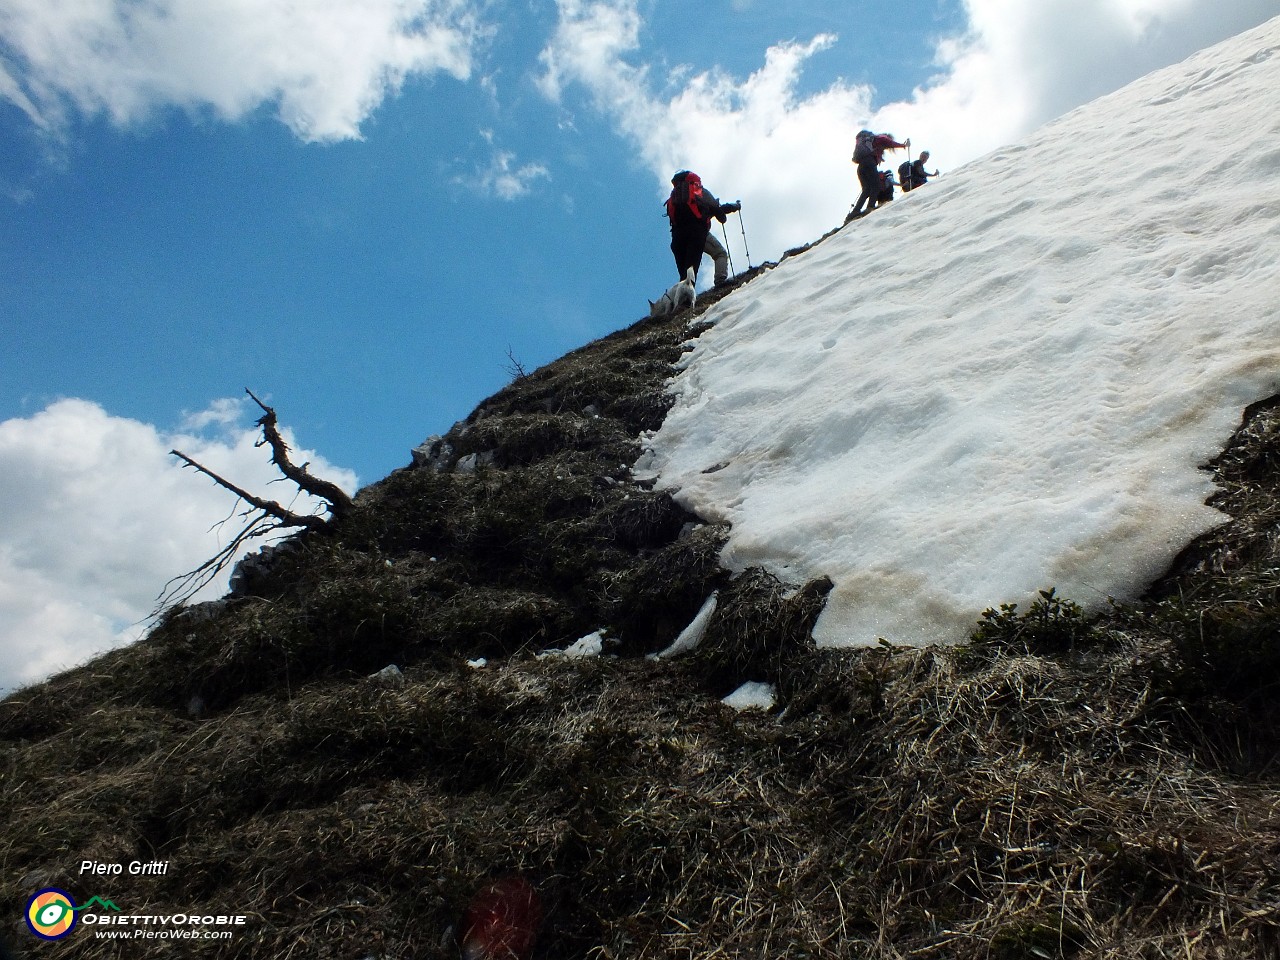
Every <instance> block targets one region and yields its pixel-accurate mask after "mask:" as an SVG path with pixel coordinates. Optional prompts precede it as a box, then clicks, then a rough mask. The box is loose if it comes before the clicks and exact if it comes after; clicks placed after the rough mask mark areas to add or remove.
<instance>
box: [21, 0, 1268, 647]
mask: <svg viewBox="0 0 1280 960" xmlns="http://www.w3.org/2000/svg"><path fill="white" fill-rule="evenodd" d="M1277 12H1278V10H1277V6H1276V2H1275V0H1229V2H1225V3H1224V2H1222V0H1212V2H1211V0H1072V2H1067V0H967V2H963V3H961V2H955V0H920V2H914V3H910V2H909V3H902V2H898V3H889V2H874V3H864V4H858V5H856V6H851V5H850V4H848V3H847V2H834V0H832V2H827V0H820V2H809V3H793V4H781V3H764V2H760V0H725V2H706V3H701V4H696V5H689V4H681V3H676V2H674V0H670V2H669V0H523V2H503V0H487V2H473V0H312V2H310V3H308V4H303V5H299V4H294V3H289V2H286V0H259V2H258V3H257V4H255V5H253V6H252V8H250V7H249V6H247V5H244V4H239V3H232V2H230V0H155V2H153V3H149V4H145V5H143V4H136V3H131V2H128V0H102V2H100V3H97V4H92V5H79V4H71V5H63V4H50V3H48V2H47V0H0V142H2V143H3V150H0V209H2V211H3V215H2V216H0V303H2V304H3V315H4V320H3V323H4V330H5V333H6V338H7V340H8V345H9V346H8V349H6V350H4V351H3V352H0V493H3V494H5V495H6V496H7V502H8V503H9V504H10V505H11V512H10V516H9V518H8V519H7V520H6V521H4V525H3V526H0V581H3V580H5V579H6V578H7V579H8V580H9V581H10V582H11V583H19V582H20V583H22V584H23V585H24V586H23V587H22V588H21V589H18V588H16V587H13V588H11V592H10V594H8V595H6V594H4V591H3V590H0V644H2V643H3V642H4V639H5V634H6V632H9V633H12V632H14V631H23V632H27V631H31V630H34V629H42V628H41V627H40V626H39V625H40V624H41V623H45V622H49V621H57V622H58V623H60V624H62V625H63V626H61V627H59V630H60V631H61V632H60V633H58V634H57V635H56V636H54V635H52V634H51V638H50V641H49V643H50V647H51V649H55V650H60V649H61V647H59V644H60V643H62V642H63V641H62V640H60V639H58V638H59V637H79V638H81V640H82V641H83V642H80V641H77V642H79V643H80V647H83V646H84V645H85V644H86V643H87V644H88V645H90V646H93V645H97V646H103V645H110V644H111V643H113V642H118V640H119V638H121V637H124V636H125V635H126V634H128V635H136V628H135V627H134V626H133V623H134V622H135V621H136V619H137V616H136V615H137V614H138V611H140V610H141V611H142V613H145V612H146V611H145V607H146V603H145V602H144V599H143V598H144V597H145V598H146V599H147V600H150V599H154V597H155V595H156V593H158V591H159V589H160V587H161V586H162V585H163V582H164V580H166V579H167V578H168V577H169V576H172V575H174V574H176V573H180V572H182V571H183V570H185V569H189V568H190V566H192V565H194V563H193V561H194V562H198V560H199V559H203V557H205V556H208V555H209V554H210V553H211V552H212V551H211V550H210V549H209V547H208V542H207V531H208V530H209V528H210V526H211V524H213V523H215V522H216V521H217V520H220V519H222V518H223V517H224V516H226V514H227V512H228V510H229V509H230V506H231V505H230V503H229V502H224V500H220V499H218V497H219V496H220V494H221V491H216V490H212V491H211V490H209V489H207V487H208V485H207V484H206V483H204V482H203V481H201V480H200V479H199V478H197V477H195V476H194V475H192V474H190V473H189V472H181V471H178V470H177V467H176V465H175V464H174V463H173V462H172V460H171V458H169V457H168V456H167V454H168V450H169V448H170V447H171V446H174V445H178V444H179V443H182V444H183V445H185V447H186V448H190V449H197V450H200V451H203V453H204V455H205V456H206V457H207V458H208V459H210V460H211V461H215V462H219V463H222V464H224V466H225V469H226V470H227V471H228V472H230V473H232V474H234V476H235V477H236V478H241V479H244V481H245V483H246V484H247V485H252V483H253V482H257V481H258V480H259V479H261V480H262V482H265V479H266V478H268V477H269V476H270V473H269V471H266V472H264V470H263V461H265V456H264V454H263V451H261V450H258V449H255V448H254V447H253V445H252V442H251V440H252V422H253V419H254V413H255V411H254V410H253V409H251V408H250V407H249V406H247V405H246V404H245V402H244V398H243V394H242V391H243V390H244V388H246V387H247V388H250V389H253V390H254V391H255V392H256V393H258V394H259V395H260V396H262V397H264V398H265V399H267V400H268V402H270V403H272V404H273V405H274V406H275V407H276V409H277V411H278V413H279V415H280V417H281V420H282V422H283V423H285V424H287V425H288V426H289V427H290V428H291V430H292V437H293V439H294V441H295V443H296V444H297V445H298V447H299V450H300V454H301V455H302V457H303V458H304V459H310V460H311V462H312V463H313V464H315V465H316V466H317V469H318V470H320V469H326V470H329V471H330V473H331V474H332V475H333V476H335V477H337V478H340V479H342V480H343V481H344V482H346V483H348V484H349V485H355V484H357V483H359V484H365V483H370V482H373V481H376V480H378V479H380V478H381V477H382V476H385V475H386V474H387V473H388V472H390V471H391V470H393V469H395V468H397V467H400V466H403V465H405V464H407V463H408V462H409V451H410V449H411V448H412V447H413V446H415V445H416V444H418V443H419V442H421V441H422V440H423V439H424V438H426V437H427V436H428V435H429V434H432V433H438V432H443V431H444V430H446V429H447V428H448V427H449V426H450V425H451V424H452V423H453V422H454V421H455V420H457V419H460V418H462V417H464V416H466V415H467V414H468V413H469V412H470V411H471V410H472V409H473V408H474V407H475V405H476V404H477V403H478V402H479V401H480V400H481V399H483V398H484V397H485V396H487V395H489V394H491V393H493V392H495V391H496V390H498V389H499V388H500V387H501V386H502V385H503V384H504V383H505V382H506V381H507V380H508V379H509V368H510V360H509V358H508V354H510V356H511V357H514V358H515V359H516V360H517V361H519V362H520V363H521V364H522V365H523V366H524V367H526V368H527V369H532V368H534V367H536V366H538V365H540V364H542V363H545V362H547V361H549V360H551V359H554V358H555V357H558V356H560V355H561V354H563V353H565V352H566V351H568V350H570V349H572V348H575V347H577V346H580V345H582V344H584V343H586V342H589V341H590V340H593V339H595V338H597V337H599V336H601V335H603V334H605V333H608V332H609V331H611V330H614V329H617V328H620V327H622V326H625V325H628V324H630V323H631V322H633V321H634V320H636V319H638V318H639V317H641V316H643V315H644V314H645V312H646V303H645V301H646V298H650V297H656V296H657V295H658V294H659V293H661V291H662V290H664V289H665V288H666V287H667V286H668V285H669V284H671V283H672V282H673V281H674V280H675V279H676V278H675V276H674V272H675V271H674V265H673V262H672V258H671V255H670V252H669V250H668V248H667V243H668V239H669V237H668V234H667V231H666V223H665V221H664V220H663V219H662V218H661V216H660V201H661V199H662V197H663V196H664V195H665V187H666V183H667V180H668V178H669V177H670V174H671V173H672V172H673V171H674V170H675V169H678V168H680V167H689V168H692V169H695V170H697V171H699V172H700V173H701V174H702V175H703V179H704V181H705V182H706V184H707V186H708V187H709V188H710V189H711V190H713V191H714V192H716V193H717V194H718V195H719V196H721V198H722V199H740V200H742V201H743V211H742V219H741V220H738V219H736V218H734V219H731V221H730V223H729V233H728V238H729V240H730V249H731V252H732V253H733V256H734V259H735V265H736V266H737V267H738V268H739V269H741V268H742V267H744V266H745V265H746V261H747V256H746V252H745V250H744V249H743V236H742V231H743V229H744V228H745V234H746V240H748V241H749V243H750V254H751V259H752V261H753V262H754V263H757V264H758V263H759V262H761V261H762V260H765V259H777V258H778V257H779V256H780V254H781V253H782V252H783V251H784V250H785V249H787V248H788V247H789V246H794V245H796V244H799V243H803V242H806V241H808V240H812V239H814V238H816V237H817V236H819V235H821V234H822V233H824V232H825V231H826V230H828V229H830V228H831V227H833V226H835V225H837V224H838V223H839V222H840V221H841V220H842V219H843V216H844V213H845V212H846V211H847V209H848V207H849V205H850V204H851V203H852V201H853V200H854V199H855V197H856V194H857V187H856V182H855V177H854V172H853V168H852V166H851V165H850V163H849V159H848V157H849V153H850V152H851V150H852V143H853V137H854V134H855V133H856V131H857V129H858V128H860V127H861V126H863V125H869V126H873V127H875V128H876V129H878V130H890V131H892V132H894V133H895V134H897V135H898V136H899V137H911V138H912V141H913V144H914V145H915V148H916V149H918V148H919V147H925V146H927V147H928V148H929V149H931V151H932V161H931V164H932V165H935V166H938V167H941V168H942V170H943V171H944V175H943V177H942V178H940V179H939V180H938V181H937V182H936V183H935V185H934V186H936V187H937V188H938V189H945V182H946V171H948V170H954V169H956V168H957V167H959V166H961V165H963V164H964V163H966V162H968V161H969V160H972V159H975V158H976V157H979V156H981V155H982V154H984V153H987V152H989V151H991V150H993V149H995V148H997V147H999V146H1001V145H1002V144H1005V143H1009V142H1011V141H1013V140H1015V139H1017V138H1018V137H1020V136H1023V135H1025V134H1026V133H1028V132H1029V131H1030V130H1032V129H1034V128H1035V127H1037V126H1039V125H1040V124H1042V123H1044V122H1046V121H1048V120H1050V119H1052V118H1053V117H1055V116H1058V115H1059V114H1061V113H1062V112H1063V111H1065V110H1069V109H1071V108H1072V107H1074V106H1077V105H1079V104H1080V103H1083V102H1085V101H1087V100H1089V99H1092V98H1094V97H1096V96H1098V95H1101V94H1103V93H1106V92H1108V91H1110V90H1112V89H1115V88H1117V87H1119V86H1121V85H1122V84H1124V83H1126V82H1128V81H1129V80H1132V79H1134V78H1136V77H1138V76H1141V75H1143V74H1144V73H1147V72H1149V71H1150V70H1152V69H1154V68H1156V67H1158V66H1162V65H1164V64H1166V63H1170V62H1174V61H1177V60H1180V59H1182V58H1184V57H1186V56H1187V55H1189V54H1191V53H1192V52H1194V51H1195V50H1198V49H1200V48H1202V47H1204V46H1206V45H1208V44H1210V43H1213V42H1215V41H1217V40H1220V39H1223V38H1225V37H1228V36H1232V35H1234V34H1236V33H1238V32H1240V31H1241V30H1244V29H1246V28H1248V27H1250V26H1253V25H1256V24H1257V23H1259V22H1261V21H1263V20H1264V19H1266V18H1268V17H1270V16H1274V15H1275V14H1276V13H1277ZM993 188H998V187H996V186H993ZM55 438H56V442H54V441H55ZM123 438H128V439H127V440H126V439H123ZM247 441H248V442H247ZM124 450H128V451H131V455H130V456H129V457H128V458H125V457H122V456H121V451H124ZM188 452H189V450H188ZM175 473H176V474H177V477H178V479H174V476H173V474H175ZM160 491H164V493H163V496H161V494H160ZM122 497H123V498H135V499H136V498H141V499H143V500H144V501H146V502H147V504H148V506H149V513H148V514H147V515H145V516H135V515H134V514H133V513H132V512H130V511H123V510H120V509H118V507H117V502H118V501H119V500H120V499H121V498H122ZM126 514H127V516H126ZM71 518H77V519H76V521H75V523H73V522H72V519H71ZM144 558H145V562H144ZM107 570H110V571H111V573H110V575H108V574H106V573H104V571H107ZM95 591H96V592H95ZM86 598H88V599H86ZM131 618H132V619H131ZM131 631H132V632H131ZM84 638H88V639H87V640H86V639H84ZM68 642H70V641H68ZM77 649H79V647H78V648H77ZM67 658H68V659H75V658H74V656H72V655H67ZM54 660H56V661H57V662H61V660H57V657H56V656H55V657H54ZM51 662H53V661H51Z"/></svg>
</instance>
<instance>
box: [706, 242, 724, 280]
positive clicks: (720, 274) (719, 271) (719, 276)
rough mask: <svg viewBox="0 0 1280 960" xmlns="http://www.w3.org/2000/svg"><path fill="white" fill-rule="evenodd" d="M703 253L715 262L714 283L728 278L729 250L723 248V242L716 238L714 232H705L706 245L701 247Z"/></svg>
mask: <svg viewBox="0 0 1280 960" xmlns="http://www.w3.org/2000/svg"><path fill="white" fill-rule="evenodd" d="M702 251H703V253H705V254H706V255H707V256H708V257H710V258H711V259H712V260H714V261H715V264H716V283H724V282H725V281H726V280H728V279H729V251H727V250H726V249H725V248H724V244H723V243H721V242H720V241H719V240H717V239H716V235H715V234H714V233H708V234H707V243H706V246H704V247H703V248H702Z"/></svg>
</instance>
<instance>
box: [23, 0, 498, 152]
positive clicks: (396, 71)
mask: <svg viewBox="0 0 1280 960" xmlns="http://www.w3.org/2000/svg"><path fill="white" fill-rule="evenodd" d="M471 6H472V4H471V2H470V0H307V2H306V3H296V2H293V0H149V2H147V3H137V2H130V0H81V2H74V3H50V2H49V0H3V2H2V3H0V51H2V52H3V56H2V57H0V97H4V98H6V99H8V100H10V101H12V102H13V103H14V104H16V105H17V106H18V107H19V108H21V109H22V110H24V111H25V112H26V113H27V114H28V115H29V116H30V117H31V118H32V120H33V121H34V122H35V123H37V124H38V125H40V126H42V127H46V128H54V129H57V128H59V127H61V126H62V125H64V124H65V123H66V121H67V119H68V117H69V116H70V115H71V114H72V113H78V114H80V115H83V116H86V117H93V116H97V115H99V114H106V115H107V116H108V117H109V118H110V119H111V120H112V121H113V122H115V123H117V124H120V125H127V124H131V123H136V122H139V121H143V120H145V119H146V118H147V117H149V116H150V115H151V114H152V113H154V112H155V111H156V110H158V109H162V108H165V107H179V108H183V109H188V110H195V111H205V110H209V111H212V112H213V113H214V114H215V115H216V116H218V117H220V118H223V119H227V120H235V119H239V118H241V117H243V116H245V115H246V114H248V113H250V112H252V111H253V110H255V109H257V108H258V107H260V106H262V105H263V104H274V105H275V107H276V109H277V111H278V114H279V117H280V119H281V120H282V121H283V122H284V123H285V124H287V125H288V126H289V128H290V129H291V130H292V131H293V132H294V133H295V134H296V135H297V136H299V137H300V138H302V139H304V140H308V141H331V140H341V139H346V138H352V137H359V135H360V124H361V122H362V121H363V120H364V119H365V118H366V117H368V116H369V114H370V113H371V112H372V111H373V110H374V109H375V108H376V107H377V106H378V104H379V103H381V102H382V100H383V99H384V98H385V97H387V96H389V95H393V94H395V93H396V92H397V91H398V90H399V89H400V87H401V86H402V84H403V83H404V81H405V80H406V79H407V78H408V77H409V76H411V75H415V74H431V73H437V72H443V73H446V74H449V75H451V76H453V77H456V78H458V79H465V78H467V77H468V76H469V75H470V72H471V69H472V58H473V51H474V48H475V45H476V44H477V42H478V41H480V40H481V39H482V38H483V37H484V36H485V35H486V28H484V27H483V26H481V25H480V23H479V21H478V19H477V18H476V16H475V15H474V13H473V12H472V9H471Z"/></svg>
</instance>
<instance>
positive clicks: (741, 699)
mask: <svg viewBox="0 0 1280 960" xmlns="http://www.w3.org/2000/svg"><path fill="white" fill-rule="evenodd" d="M720 702H721V703H723V704H724V705H725V706H727V707H733V709H735V710H772V709H773V704H774V702H775V701H774V694H773V684H771V683H759V682H757V681H755V680H748V681H747V682H746V683H744V684H743V685H742V686H740V687H739V688H738V689H737V690H735V691H733V693H731V694H729V695H728V696H727V697H725V698H724V699H723V700H721V701H720Z"/></svg>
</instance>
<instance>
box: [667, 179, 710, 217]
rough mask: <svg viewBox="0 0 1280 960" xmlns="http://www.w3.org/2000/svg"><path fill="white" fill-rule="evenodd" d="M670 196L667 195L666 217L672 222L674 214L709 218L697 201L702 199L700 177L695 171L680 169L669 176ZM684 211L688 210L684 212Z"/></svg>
mask: <svg viewBox="0 0 1280 960" xmlns="http://www.w3.org/2000/svg"><path fill="white" fill-rule="evenodd" d="M671 187H672V189H671V196H669V197H667V218H668V219H669V220H670V221H671V222H672V223H674V222H675V221H676V215H677V214H679V215H680V219H682V220H683V219H687V218H688V216H689V214H692V215H693V218H694V219H695V220H709V219H710V217H708V216H706V215H705V214H704V211H703V209H702V207H700V206H699V205H698V201H699V200H701V199H702V178H701V177H699V176H698V175H697V174H696V173H691V172H690V171H688V170H681V171H680V172H679V173H677V174H676V175H675V176H674V177H672V178H671ZM685 211H689V212H688V213H686V212H685Z"/></svg>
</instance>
